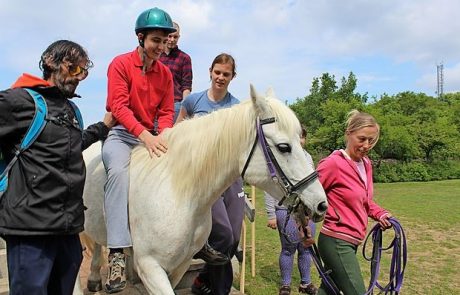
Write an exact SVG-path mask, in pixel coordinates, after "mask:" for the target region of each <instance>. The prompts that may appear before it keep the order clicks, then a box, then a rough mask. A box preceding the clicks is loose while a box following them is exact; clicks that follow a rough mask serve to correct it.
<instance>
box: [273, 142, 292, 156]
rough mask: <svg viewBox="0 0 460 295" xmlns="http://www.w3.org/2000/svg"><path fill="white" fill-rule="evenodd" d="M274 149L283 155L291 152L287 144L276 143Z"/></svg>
mask: <svg viewBox="0 0 460 295" xmlns="http://www.w3.org/2000/svg"><path fill="white" fill-rule="evenodd" d="M276 148H277V149H278V150H279V151H280V153H283V154H284V153H290V152H291V146H290V145H289V144H288V143H278V144H277V145H276Z"/></svg>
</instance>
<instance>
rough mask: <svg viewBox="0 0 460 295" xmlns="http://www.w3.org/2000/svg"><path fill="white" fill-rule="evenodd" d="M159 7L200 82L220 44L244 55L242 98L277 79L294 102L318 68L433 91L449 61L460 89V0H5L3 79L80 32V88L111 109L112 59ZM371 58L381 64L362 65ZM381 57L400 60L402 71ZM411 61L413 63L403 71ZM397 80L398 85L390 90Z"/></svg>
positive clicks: (378, 86) (451, 82)
mask: <svg viewBox="0 0 460 295" xmlns="http://www.w3.org/2000/svg"><path fill="white" fill-rule="evenodd" d="M152 6H158V7H161V8H163V9H165V10H166V11H168V12H169V14H170V15H171V16H172V17H173V19H174V20H176V21H177V22H179V24H180V25H181V35H182V37H181V40H180V43H179V45H180V47H181V48H182V49H184V50H185V51H186V52H188V53H189V54H190V55H191V56H192V61H193V70H194V77H195V78H194V84H193V86H194V91H199V90H202V89H205V88H207V87H208V86H209V74H208V68H209V66H210V64H211V61H212V59H213V58H214V57H215V56H216V55H217V54H219V53H221V52H228V53H230V54H232V55H234V57H235V58H236V62H237V71H238V75H237V77H236V79H235V80H234V81H233V82H232V84H231V85H230V91H231V92H232V93H233V94H234V95H236V96H238V97H240V98H245V97H247V96H248V87H249V86H248V85H249V83H254V84H255V85H256V87H257V88H258V89H259V91H261V92H262V91H265V89H266V88H267V87H269V86H273V87H274V89H275V92H276V93H277V94H278V95H279V97H280V98H282V99H283V100H285V99H289V100H291V101H292V100H294V99H295V98H297V97H303V96H305V95H306V94H308V91H309V89H310V86H311V81H312V78H313V77H315V76H320V75H321V74H322V73H323V72H329V73H331V74H334V75H335V76H336V78H337V80H339V79H340V78H341V77H342V76H346V75H348V73H349V72H350V71H354V72H355V74H357V77H358V85H359V86H365V88H363V87H361V88H363V89H366V90H365V91H369V92H371V93H383V92H388V91H390V92H391V91H405V90H411V91H416V92H419V91H427V92H428V94H432V93H433V89H435V84H433V83H435V81H436V80H435V74H436V67H435V65H436V63H438V62H439V61H441V60H444V61H446V68H445V77H446V79H445V82H446V87H445V89H446V90H448V89H452V90H457V89H460V87H459V84H460V83H459V78H458V77H459V76H460V75H459V70H458V69H459V67H460V66H459V64H460V58H459V54H458V53H459V52H460V38H458V37H457V35H458V31H460V22H458V21H456V19H457V18H458V16H457V12H458V11H460V2H459V1H455V0H439V1H430V0H406V1H398V0H387V1H380V2H378V1H365V0H349V1H342V0H325V1H313V0H306V1H296V0H290V1H287V0H280V1H271V0H254V1H244V0H235V1H223V0H218V1H211V0H196V1H195V0H183V1H179V0H169V1H168V0H158V1H147V0H135V1H115V0H98V1H92V0H69V1H60V0H42V1H26V0H3V1H2V9H1V10H0V19H1V22H2V23H1V26H0V37H1V40H2V46H1V47H0V78H1V79H0V86H1V88H7V87H8V86H9V85H11V83H12V82H13V81H14V80H15V78H16V76H17V75H18V74H19V73H21V72H31V73H35V74H38V75H39V74H40V72H39V70H38V59H39V56H40V54H41V53H42V52H43V50H44V49H45V48H46V46H48V45H49V44H50V43H51V42H53V41H55V40H57V39H61V38H67V39H71V40H74V41H76V42H78V43H80V44H82V45H83V46H84V47H85V48H86V49H87V50H88V52H89V55H90V57H91V58H92V59H93V60H94V62H95V67H94V68H93V69H92V70H91V73H90V76H89V77H88V79H87V81H85V82H83V83H82V84H81V86H80V87H79V92H80V93H81V94H83V95H84V96H85V98H86V99H85V100H81V103H82V104H83V105H85V104H86V102H85V101H91V109H90V110H91V111H93V112H94V110H99V109H100V111H98V112H100V114H102V112H103V109H104V103H105V89H106V85H105V84H106V80H105V79H106V78H105V76H106V70H107V66H108V64H109V63H110V61H111V60H112V59H113V58H114V57H115V56H116V55H118V54H121V53H124V52H127V51H131V50H133V49H134V48H135V46H136V45H137V41H136V38H135V36H134V23H135V20H136V17H137V15H138V14H139V13H140V12H142V11H143V10H145V9H147V8H150V7H152ZM379 59H381V60H383V62H380V63H379V62H377V60H379ZM362 60H366V61H369V62H370V63H375V64H370V65H368V66H367V67H363V66H362V64H360V62H361V61H362ZM382 63H386V64H395V70H394V71H393V72H392V71H391V67H388V66H386V67H385V69H383V67H382ZM406 65H407V66H409V67H411V69H410V70H407V71H402V70H401V67H405V66H406ZM388 68H390V70H388ZM412 68H413V69H412ZM400 72H401V73H400ZM401 75H405V76H404V77H403V76H401ZM408 75H411V77H408ZM412 75H413V76H412ZM433 75H434V76H433ZM433 77H434V79H433ZM338 82H339V81H338ZM390 84H391V86H392V89H391V90H387V89H385V87H387V85H390ZM433 85H434V86H433ZM95 101H97V102H98V106H95V105H94V102H95ZM88 104H89V102H88ZM84 108H85V106H84ZM97 115H98V116H99V114H97Z"/></svg>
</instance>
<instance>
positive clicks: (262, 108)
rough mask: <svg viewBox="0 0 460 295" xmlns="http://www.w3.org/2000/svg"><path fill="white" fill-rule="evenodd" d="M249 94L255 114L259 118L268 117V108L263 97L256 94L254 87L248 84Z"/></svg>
mask: <svg viewBox="0 0 460 295" xmlns="http://www.w3.org/2000/svg"><path fill="white" fill-rule="evenodd" d="M250 93H251V100H252V104H253V105H254V108H255V109H256V113H257V115H258V116H259V117H261V118H265V117H268V116H269V107H268V104H267V101H266V100H265V97H262V96H260V95H259V94H257V91H256V89H255V87H254V86H253V85H252V84H250Z"/></svg>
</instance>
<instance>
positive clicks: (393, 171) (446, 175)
mask: <svg viewBox="0 0 460 295" xmlns="http://www.w3.org/2000/svg"><path fill="white" fill-rule="evenodd" d="M459 178H460V161H452V160H445V161H435V162H433V163H429V164H428V163H425V162H419V161H412V162H409V163H404V162H399V161H394V160H393V161H383V162H382V163H381V164H380V165H374V182H381V183H388V182H407V181H432V180H446V179H459Z"/></svg>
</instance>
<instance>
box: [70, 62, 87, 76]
mask: <svg viewBox="0 0 460 295" xmlns="http://www.w3.org/2000/svg"><path fill="white" fill-rule="evenodd" d="M92 67H93V62H92V61H87V63H86V65H85V66H84V67H82V66H80V65H78V64H76V65H74V64H72V63H68V64H67V68H68V70H69V74H70V75H71V76H78V75H80V74H82V73H83V75H84V76H85V77H86V76H88V71H89V69H90V68H92Z"/></svg>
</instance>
